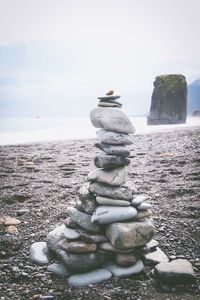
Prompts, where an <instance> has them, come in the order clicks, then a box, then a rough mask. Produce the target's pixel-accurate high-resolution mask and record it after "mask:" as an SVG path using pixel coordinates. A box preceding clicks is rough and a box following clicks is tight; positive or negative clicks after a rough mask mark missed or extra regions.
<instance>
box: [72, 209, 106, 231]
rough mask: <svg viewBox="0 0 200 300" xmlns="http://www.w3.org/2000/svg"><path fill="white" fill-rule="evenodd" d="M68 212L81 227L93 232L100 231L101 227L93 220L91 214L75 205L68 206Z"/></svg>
mask: <svg viewBox="0 0 200 300" xmlns="http://www.w3.org/2000/svg"><path fill="white" fill-rule="evenodd" d="M67 213H68V215H69V216H70V218H71V219H72V220H73V221H74V222H75V223H76V224H78V225H79V226H80V227H82V228H84V229H85V230H88V231H89V232H92V233H98V232H100V227H99V226H98V225H97V224H94V223H92V222H91V216H90V215H88V214H86V213H84V212H81V211H79V210H77V209H76V208H74V207H68V208H67Z"/></svg>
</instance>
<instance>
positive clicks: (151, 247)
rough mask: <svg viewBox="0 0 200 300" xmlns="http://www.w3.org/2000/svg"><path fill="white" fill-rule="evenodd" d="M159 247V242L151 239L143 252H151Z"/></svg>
mask: <svg viewBox="0 0 200 300" xmlns="http://www.w3.org/2000/svg"><path fill="white" fill-rule="evenodd" d="M158 245H159V242H158V241H156V240H154V239H152V240H151V241H150V242H148V243H147V244H146V245H145V246H144V251H145V252H151V251H154V250H156V247H157V246H158Z"/></svg>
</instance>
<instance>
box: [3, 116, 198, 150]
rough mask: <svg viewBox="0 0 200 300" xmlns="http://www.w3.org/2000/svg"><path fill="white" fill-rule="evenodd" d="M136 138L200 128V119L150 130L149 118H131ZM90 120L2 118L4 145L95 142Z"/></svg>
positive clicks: (94, 130) (94, 131) (193, 118)
mask: <svg viewBox="0 0 200 300" xmlns="http://www.w3.org/2000/svg"><path fill="white" fill-rule="evenodd" d="M130 119H131V121H132V123H133V124H134V126H135V128H136V134H147V133H151V132H162V131H166V130H176V129H178V128H184V127H188V126H200V117H188V118H187V123H186V124H179V125H156V126H147V119H146V117H131V118H130ZM97 130H98V129H97V128H94V127H93V126H92V124H91V122H90V119H89V118H88V117H77V118H1V119H0V145H10V144H23V143H30V142H41V141H53V140H66V139H88V138H95V137H96V134H95V133H96V131H97Z"/></svg>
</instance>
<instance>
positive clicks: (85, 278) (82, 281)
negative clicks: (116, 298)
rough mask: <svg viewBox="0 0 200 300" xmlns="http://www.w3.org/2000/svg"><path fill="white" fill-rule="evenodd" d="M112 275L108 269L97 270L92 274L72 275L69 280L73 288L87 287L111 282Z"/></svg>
mask: <svg viewBox="0 0 200 300" xmlns="http://www.w3.org/2000/svg"><path fill="white" fill-rule="evenodd" d="M111 277H112V273H111V272H110V271H108V270H106V269H97V270H94V271H91V272H87V273H83V274H76V275H72V276H71V277H70V278H69V281H68V283H69V285H70V286H72V287H85V286H89V285H90V284H95V283H101V282H104V281H106V280H109V279H110V278H111Z"/></svg>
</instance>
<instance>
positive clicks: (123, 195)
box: [89, 182, 133, 200]
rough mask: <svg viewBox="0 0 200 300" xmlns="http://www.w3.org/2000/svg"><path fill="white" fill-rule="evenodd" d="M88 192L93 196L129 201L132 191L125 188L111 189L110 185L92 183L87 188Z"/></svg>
mask: <svg viewBox="0 0 200 300" xmlns="http://www.w3.org/2000/svg"><path fill="white" fill-rule="evenodd" d="M89 190H90V192H91V193H93V194H94V195H98V196H105V197H109V198H114V199H120V200H131V199H132V198H133V195H132V189H131V188H130V187H126V186H120V187H113V186H110V185H106V184H102V183H97V182H93V183H91V184H90V186H89Z"/></svg>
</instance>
